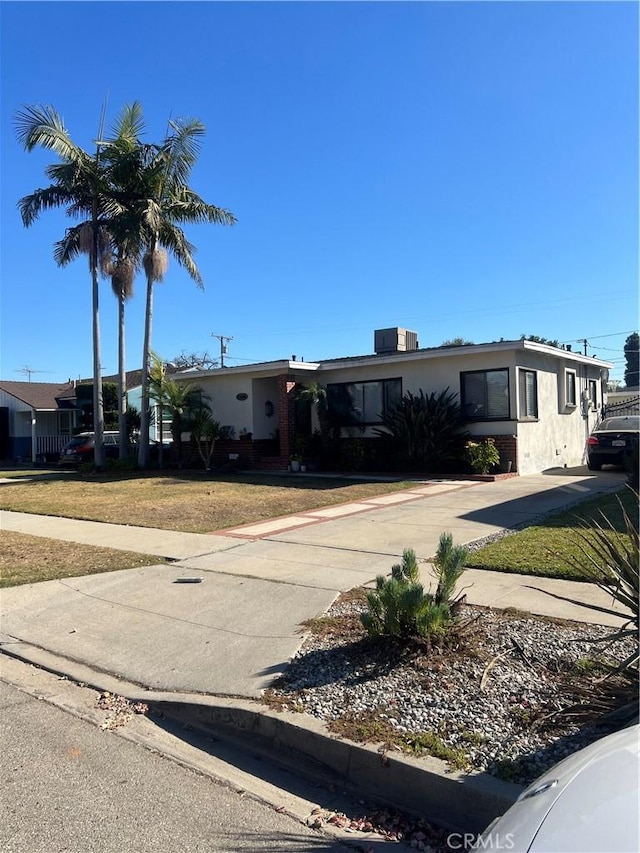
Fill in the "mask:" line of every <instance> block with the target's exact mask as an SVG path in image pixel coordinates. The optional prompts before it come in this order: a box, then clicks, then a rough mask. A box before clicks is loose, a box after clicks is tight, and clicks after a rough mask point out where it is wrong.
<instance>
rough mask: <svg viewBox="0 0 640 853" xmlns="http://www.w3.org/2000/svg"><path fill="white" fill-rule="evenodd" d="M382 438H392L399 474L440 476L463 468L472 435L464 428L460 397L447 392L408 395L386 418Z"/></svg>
mask: <svg viewBox="0 0 640 853" xmlns="http://www.w3.org/2000/svg"><path fill="white" fill-rule="evenodd" d="M382 422H383V425H384V429H377V430H376V434H377V435H379V436H380V437H381V438H385V437H386V438H387V440H388V437H389V436H391V441H390V447H391V452H392V454H393V458H394V460H395V462H396V465H397V467H398V468H399V469H400V470H405V471H406V470H411V471H429V472H441V471H443V470H449V471H451V470H455V467H456V464H458V465H459V466H460V465H461V464H462V463H461V459H462V453H463V449H464V443H465V441H466V440H467V439H468V438H469V433H468V431H467V429H466V428H465V426H464V423H463V420H462V413H461V410H460V405H459V403H458V401H457V394H455V393H452V392H450V391H449V389H448V388H445V390H444V391H441V392H440V393H439V394H436V393H435V392H432V393H431V394H429V395H425V394H424V392H423V391H422V389H420V393H419V394H417V395H414V394H412V393H411V392H410V391H407V392H406V393H405V394H404V396H403V397H402V399H401V400H400V402H399V403H398V404H397V405H396V406H395V407H394V408H392V409H391V411H389V412H388V413H387V414H386V415H385V416H384V417H383V421H382Z"/></svg>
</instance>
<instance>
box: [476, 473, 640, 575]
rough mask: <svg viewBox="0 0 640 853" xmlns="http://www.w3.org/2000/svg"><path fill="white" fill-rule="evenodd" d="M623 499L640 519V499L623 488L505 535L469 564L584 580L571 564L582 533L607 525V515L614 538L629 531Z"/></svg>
mask: <svg viewBox="0 0 640 853" xmlns="http://www.w3.org/2000/svg"><path fill="white" fill-rule="evenodd" d="M618 498H619V499H620V501H621V502H622V504H623V506H624V508H625V510H626V511H627V513H628V515H629V517H630V518H631V519H632V520H634V521H635V523H636V524H637V521H638V498H637V495H635V494H634V493H633V492H632V491H631V490H630V489H628V488H626V487H625V488H623V489H621V491H620V492H618V493H617V494H609V495H601V496H599V497H597V498H594V499H593V500H590V501H585V502H584V503H581V504H579V505H578V506H575V507H572V508H571V509H568V510H564V511H563V512H559V513H556V514H555V515H552V516H549V517H548V518H546V519H545V520H544V521H542V522H540V523H539V524H536V525H533V526H532V527H527V528H526V529H525V530H522V531H521V532H520V533H516V534H514V535H512V536H505V537H504V538H503V539H500V540H498V541H497V542H492V543H490V544H489V545H486V546H485V547H484V548H481V549H480V550H479V551H474V552H473V553H471V554H470V555H469V557H468V559H467V563H466V564H467V566H469V567H472V568H476V569H491V570H493V571H496V572H515V573H517V574H524V575H546V576H548V577H553V578H565V579H567V580H584V577H582V575H580V573H579V572H578V571H577V570H576V569H575V568H573V567H572V566H571V565H570V562H571V559H572V558H573V557H576V556H578V555H579V553H580V547H579V545H580V540H579V536H578V532H579V531H580V529H581V528H584V527H585V526H589V525H590V524H593V523H594V522H597V523H599V524H600V525H602V526H604V525H605V524H606V522H605V521H604V519H603V514H604V516H606V518H607V519H608V520H609V521H610V522H611V524H612V525H613V527H614V528H615V532H614V531H611V533H610V534H609V535H610V538H611V539H612V540H614V539H616V538H618V537H622V539H623V541H628V539H629V537H628V536H627V534H626V533H625V526H624V522H623V515H622V510H621V507H620V503H619V501H618Z"/></svg>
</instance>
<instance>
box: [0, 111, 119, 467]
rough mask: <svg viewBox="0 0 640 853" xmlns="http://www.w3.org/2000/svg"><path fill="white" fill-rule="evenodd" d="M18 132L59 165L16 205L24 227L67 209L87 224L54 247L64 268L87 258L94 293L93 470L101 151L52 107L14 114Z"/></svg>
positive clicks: (99, 446)
mask: <svg viewBox="0 0 640 853" xmlns="http://www.w3.org/2000/svg"><path fill="white" fill-rule="evenodd" d="M15 129H16V136H17V138H18V141H19V142H20V143H21V144H22V146H23V147H24V149H25V150H26V151H28V152H30V151H33V150H34V149H35V148H37V147H41V148H44V149H45V150H47V151H52V152H53V153H55V154H57V155H58V157H59V158H60V162H59V163H55V164H53V165H51V166H48V167H47V169H46V170H45V174H46V175H47V178H49V180H50V181H51V182H52V183H51V184H50V186H48V187H46V188H44V189H38V190H35V191H34V192H33V193H31V194H30V195H27V196H24V197H23V198H21V199H20V201H19V202H18V208H19V210H20V215H21V217H22V222H23V224H24V225H25V227H27V228H28V227H29V226H30V225H32V224H33V223H34V222H35V221H36V219H37V218H38V217H39V216H40V214H41V213H42V212H43V211H45V210H51V209H54V208H60V207H64V208H65V209H66V213H67V215H68V216H70V217H72V218H74V219H82V220H83V221H82V222H81V223H80V224H78V225H75V226H73V227H71V228H68V229H67V231H66V233H65V236H64V238H63V239H62V240H60V241H59V242H58V243H56V244H55V250H54V257H55V260H56V263H57V264H58V265H59V266H65V265H66V264H68V263H69V262H70V261H72V260H73V259H74V258H76V257H77V256H78V255H80V254H86V255H88V258H89V269H90V272H91V282H92V292H93V312H92V314H93V326H92V331H93V418H94V430H95V434H96V440H95V455H94V460H95V465H96V468H98V469H101V468H102V467H103V465H104V448H103V431H104V408H103V398H102V375H101V364H100V318H99V298H98V297H99V293H98V270H99V267H100V265H101V263H102V262H103V261H105V260H107V259H108V257H109V242H108V236H107V232H106V228H105V223H104V221H103V218H102V212H103V211H102V202H103V199H104V196H105V194H106V192H107V180H106V176H105V169H104V166H103V163H102V161H101V157H100V150H99V146H97V147H96V153H95V155H91V154H89V153H87V152H86V151H85V150H84V149H83V148H80V147H79V146H78V145H76V144H75V143H74V142H73V140H72V139H71V137H70V135H69V133H68V132H67V130H66V128H65V126H64V122H63V120H62V118H61V117H60V116H59V115H58V113H57V112H56V110H55V109H54V108H53V107H52V106H49V105H44V106H43V105H36V106H29V107H24V108H23V109H22V110H20V111H19V112H18V113H17V114H16V118H15Z"/></svg>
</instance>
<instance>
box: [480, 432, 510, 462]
mask: <svg viewBox="0 0 640 853" xmlns="http://www.w3.org/2000/svg"><path fill="white" fill-rule="evenodd" d="M478 438H492V439H493V440H494V442H495V445H496V447H497V448H498V452H499V453H500V465H501V466H505V463H506V462H507V461H509V460H511V462H512V463H513V464H512V466H511V470H512V471H516V470H517V467H518V466H517V462H518V438H517V436H515V435H483V436H478Z"/></svg>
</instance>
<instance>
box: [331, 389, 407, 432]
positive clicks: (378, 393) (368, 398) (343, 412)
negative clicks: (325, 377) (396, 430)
mask: <svg viewBox="0 0 640 853" xmlns="http://www.w3.org/2000/svg"><path fill="white" fill-rule="evenodd" d="M401 398H402V380H401V379H378V380H373V381H371V382H340V383H335V384H330V385H327V403H328V406H329V411H330V412H331V414H332V415H334V417H335V418H336V420H337V421H338V423H339V424H340V425H341V426H366V425H368V424H380V423H382V419H383V416H384V415H386V414H387V413H388V412H389V411H391V409H392V408H393V407H394V406H395V405H397V404H398V403H399V402H400V399H401Z"/></svg>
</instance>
